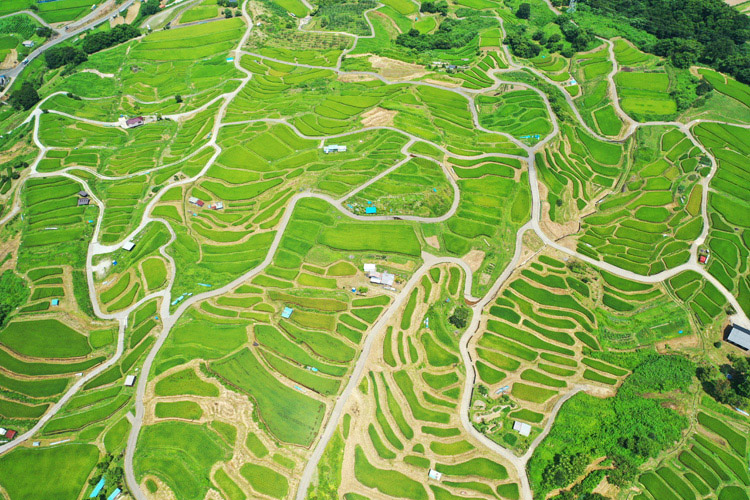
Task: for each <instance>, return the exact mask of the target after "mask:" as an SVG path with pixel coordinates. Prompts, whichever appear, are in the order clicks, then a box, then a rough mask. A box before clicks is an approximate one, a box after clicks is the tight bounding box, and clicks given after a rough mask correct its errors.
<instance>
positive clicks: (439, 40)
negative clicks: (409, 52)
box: [396, 17, 496, 52]
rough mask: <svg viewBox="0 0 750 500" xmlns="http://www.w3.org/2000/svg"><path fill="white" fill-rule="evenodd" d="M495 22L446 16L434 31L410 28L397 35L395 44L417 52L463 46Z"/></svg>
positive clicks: (486, 19)
mask: <svg viewBox="0 0 750 500" xmlns="http://www.w3.org/2000/svg"><path fill="white" fill-rule="evenodd" d="M495 24H496V22H495V21H494V20H492V19H489V18H486V17H470V18H463V19H454V18H446V19H444V20H443V21H442V22H441V23H440V26H439V27H438V29H437V31H435V32H434V33H420V32H419V30H416V29H411V30H409V31H408V32H407V33H401V34H400V35H398V36H397V37H396V44H398V45H401V46H403V47H407V48H410V49H415V50H417V51H419V52H422V51H425V50H446V49H454V48H459V47H464V46H466V45H468V44H469V42H471V41H472V40H473V39H474V38H475V37H476V36H477V34H478V33H479V31H480V30H482V29H484V28H489V27H492V26H494V25H495Z"/></svg>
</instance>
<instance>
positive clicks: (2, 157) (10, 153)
mask: <svg viewBox="0 0 750 500" xmlns="http://www.w3.org/2000/svg"><path fill="white" fill-rule="evenodd" d="M29 150H31V147H30V146H29V144H28V143H27V142H26V140H23V141H18V142H16V143H15V144H13V146H11V148H10V149H8V150H7V151H0V163H6V162H8V161H10V160H12V159H13V158H15V157H17V156H20V155H22V154H25V153H27V152H28V151H29ZM27 170H28V169H27ZM12 192H13V191H12V190H11V191H9V193H12Z"/></svg>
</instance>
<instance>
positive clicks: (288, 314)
mask: <svg viewBox="0 0 750 500" xmlns="http://www.w3.org/2000/svg"><path fill="white" fill-rule="evenodd" d="M293 312H294V309H292V308H291V307H285V308H284V310H283V311H282V312H281V317H282V318H284V319H289V318H291V316H292V313H293Z"/></svg>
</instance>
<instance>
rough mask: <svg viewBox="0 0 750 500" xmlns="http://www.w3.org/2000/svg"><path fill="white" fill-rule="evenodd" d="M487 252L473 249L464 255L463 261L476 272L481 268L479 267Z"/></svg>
mask: <svg viewBox="0 0 750 500" xmlns="http://www.w3.org/2000/svg"><path fill="white" fill-rule="evenodd" d="M484 256H485V253H484V251H482V250H477V249H476V248H474V249H472V250H471V251H470V252H469V253H467V254H466V255H464V256H463V261H464V262H466V264H467V265H468V266H469V269H471V272H473V273H475V272H477V270H479V267H480V266H481V265H482V261H484Z"/></svg>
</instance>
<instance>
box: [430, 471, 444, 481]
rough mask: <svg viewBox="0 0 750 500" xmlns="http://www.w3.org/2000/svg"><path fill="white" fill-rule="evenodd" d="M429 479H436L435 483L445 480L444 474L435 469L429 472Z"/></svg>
mask: <svg viewBox="0 0 750 500" xmlns="http://www.w3.org/2000/svg"><path fill="white" fill-rule="evenodd" d="M427 477H429V478H430V479H434V480H435V481H440V480H441V479H442V478H443V473H442V472H438V471H436V470H435V469H430V470H429V472H427Z"/></svg>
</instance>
